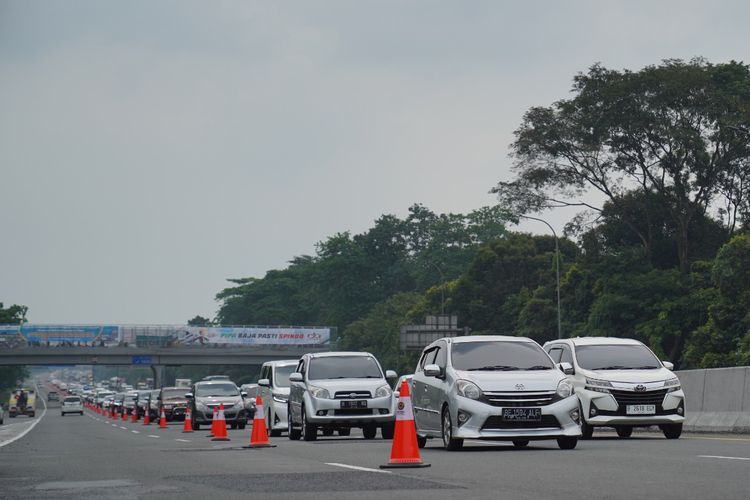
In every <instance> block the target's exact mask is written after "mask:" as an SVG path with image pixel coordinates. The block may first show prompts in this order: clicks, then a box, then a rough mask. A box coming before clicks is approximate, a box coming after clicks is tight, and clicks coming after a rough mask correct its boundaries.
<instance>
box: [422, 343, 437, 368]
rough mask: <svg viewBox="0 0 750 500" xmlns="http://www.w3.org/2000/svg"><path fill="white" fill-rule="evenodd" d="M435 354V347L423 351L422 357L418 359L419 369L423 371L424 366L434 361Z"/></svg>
mask: <svg viewBox="0 0 750 500" xmlns="http://www.w3.org/2000/svg"><path fill="white" fill-rule="evenodd" d="M436 354H437V347H432V348H430V349H429V350H427V351H425V353H424V354H423V355H422V359H421V360H420V361H419V371H424V367H425V366H427V365H431V364H433V363H434V362H435V355H436Z"/></svg>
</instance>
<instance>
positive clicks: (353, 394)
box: [349, 392, 357, 399]
mask: <svg viewBox="0 0 750 500" xmlns="http://www.w3.org/2000/svg"><path fill="white" fill-rule="evenodd" d="M356 397H357V393H356V392H352V393H350V394H349V398H350V399H355V398H356Z"/></svg>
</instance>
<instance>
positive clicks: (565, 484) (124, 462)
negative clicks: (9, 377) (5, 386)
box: [0, 402, 750, 500]
mask: <svg viewBox="0 0 750 500" xmlns="http://www.w3.org/2000/svg"><path fill="white" fill-rule="evenodd" d="M20 418H22V417H19V419H20ZM16 420H18V419H16ZM7 421H8V420H7V419H6V422H7ZM181 431H182V424H181V423H173V424H170V425H169V428H167V429H158V428H157V426H156V425H155V424H152V425H150V426H144V425H143V424H142V422H138V423H136V424H132V423H130V422H122V421H116V422H115V421H113V420H109V419H106V418H103V417H101V416H99V415H95V414H93V413H91V412H88V411H87V412H86V414H85V415H84V416H82V417H80V416H78V415H67V416H65V417H61V416H60V412H59V403H54V402H53V403H49V409H48V411H47V413H46V415H44V417H42V419H41V421H40V422H39V424H38V425H37V426H36V427H34V428H33V429H32V430H31V431H30V432H28V433H27V434H26V435H24V436H23V437H21V438H19V439H17V440H15V441H14V442H11V443H10V444H7V445H5V446H2V447H0V498H4V499H21V498H24V499H28V498H35V499H36V498H40V499H46V498H55V499H66V498H76V499H78V498H97V499H101V498H112V499H119V500H122V499H130V498H144V499H157V498H158V499H172V498H174V499H186V498H210V499H212V500H219V499H229V498H248V497H251V496H252V497H254V498H269V499H276V498H278V499H282V498H283V499H289V498H306V499H313V500H315V499H351V498H353V497H355V496H356V498H357V499H358V500H360V499H370V498H372V499H378V500H384V499H391V498H393V499H431V500H432V499H435V500H438V499H453V498H459V497H463V498H466V499H484V498H487V499H490V498H491V499H498V498H513V499H514V500H521V499H535V500H539V499H589V498H590V499H602V498H617V499H620V498H622V499H628V500H634V499H670V498H674V499H680V500H684V499H690V498H700V499H715V498H738V499H739V498H741V499H744V498H748V496H750V436H742V435H697V434H696V435H684V436H683V437H682V438H681V439H679V440H666V439H664V438H663V436H662V435H661V434H657V433H636V434H634V435H633V437H632V438H629V439H618V438H617V437H616V436H615V435H614V434H611V433H597V434H595V439H593V440H590V441H580V442H579V443H578V447H577V448H576V449H575V450H570V451H563V450H560V449H558V447H557V443H556V442H554V441H550V442H537V443H534V442H532V444H531V445H530V446H529V447H528V448H527V449H514V448H513V447H512V445H505V444H493V443H469V444H468V445H467V446H466V447H465V449H464V450H463V451H460V452H446V451H444V450H442V449H441V447H440V446H439V443H437V442H435V441H431V442H428V444H427V447H426V448H425V449H423V450H422V458H423V460H424V461H425V462H427V463H430V464H432V466H431V467H430V468H423V469H400V470H395V471H391V472H383V471H382V470H381V469H379V468H378V466H379V465H381V464H384V463H386V462H387V461H388V457H389V455H390V446H391V443H390V441H384V440H382V439H380V438H379V437H378V439H375V440H373V441H367V440H365V439H363V438H362V436H361V434H360V433H358V432H356V431H354V432H352V436H351V437H348V438H324V437H319V438H318V441H316V442H311V443H307V442H302V441H298V442H292V441H289V440H288V439H287V438H286V436H284V437H281V438H271V441H272V443H273V444H276V445H277V447H275V448H267V449H253V450H247V449H243V448H242V446H243V445H246V444H247V443H248V442H249V439H250V429H249V428H248V429H245V430H235V431H232V430H230V431H229V436H230V438H231V441H229V442H212V441H211V440H210V438H208V437H207V434H208V431H203V430H201V431H198V432H194V433H192V434H183V433H182V432H181ZM378 436H379V435H378ZM3 439H6V438H2V437H0V445H2V443H3V441H2V440H3Z"/></svg>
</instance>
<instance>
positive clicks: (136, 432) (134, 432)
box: [130, 431, 141, 434]
mask: <svg viewBox="0 0 750 500" xmlns="http://www.w3.org/2000/svg"><path fill="white" fill-rule="evenodd" d="M130 432H132V433H133V434H140V433H141V431H130Z"/></svg>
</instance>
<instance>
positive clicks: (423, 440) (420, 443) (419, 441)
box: [417, 434, 427, 448]
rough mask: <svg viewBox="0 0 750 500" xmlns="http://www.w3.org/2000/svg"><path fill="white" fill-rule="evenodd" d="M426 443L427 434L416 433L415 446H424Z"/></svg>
mask: <svg viewBox="0 0 750 500" xmlns="http://www.w3.org/2000/svg"><path fill="white" fill-rule="evenodd" d="M426 445H427V436H420V435H419V434H417V446H419V447H420V448H424V447H425V446H426Z"/></svg>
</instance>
